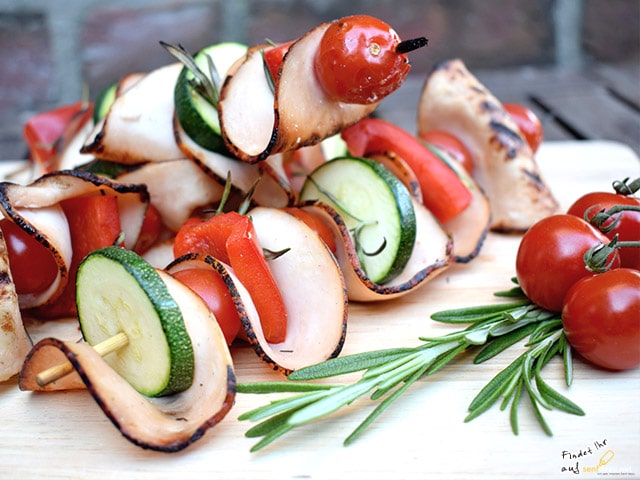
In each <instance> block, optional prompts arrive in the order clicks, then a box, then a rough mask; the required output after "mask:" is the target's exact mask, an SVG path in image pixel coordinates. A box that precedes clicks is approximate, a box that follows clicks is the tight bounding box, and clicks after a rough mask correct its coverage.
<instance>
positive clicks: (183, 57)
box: [160, 41, 222, 108]
mask: <svg viewBox="0 0 640 480" xmlns="http://www.w3.org/2000/svg"><path fill="white" fill-rule="evenodd" d="M160 45H162V46H163V47H164V48H165V50H167V51H168V52H169V53H170V54H171V55H173V56H174V57H175V58H176V59H178V60H179V61H180V62H181V63H182V64H183V65H184V66H185V67H187V69H189V72H191V74H192V75H193V78H190V79H189V85H190V86H191V88H192V89H193V90H194V91H195V92H197V93H198V94H199V95H200V96H201V97H202V98H203V99H204V100H206V101H207V102H208V103H209V104H211V106H213V107H214V108H218V99H219V91H220V85H221V83H222V79H221V78H220V74H219V73H218V70H217V69H216V66H215V64H214V63H213V60H212V59H211V57H210V56H209V55H206V57H205V58H206V60H207V72H204V71H203V70H202V69H201V68H200V67H199V66H198V64H197V63H196V61H195V59H194V58H193V56H192V55H191V54H190V53H189V52H187V50H186V49H185V48H184V47H183V46H182V45H171V44H169V43H166V42H163V41H160Z"/></svg>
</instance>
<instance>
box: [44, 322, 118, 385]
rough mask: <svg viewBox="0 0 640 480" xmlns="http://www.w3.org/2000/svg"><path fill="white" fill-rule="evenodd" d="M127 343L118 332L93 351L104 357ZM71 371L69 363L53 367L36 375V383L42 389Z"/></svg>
mask: <svg viewBox="0 0 640 480" xmlns="http://www.w3.org/2000/svg"><path fill="white" fill-rule="evenodd" d="M128 343H129V337H127V334H126V333H123V332H120V333H116V334H115V335H114V336H113V337H109V338H107V339H106V340H103V341H102V342H100V343H98V344H97V345H95V346H94V347H93V349H94V350H95V351H96V352H98V354H99V355H100V356H101V357H104V356H105V355H108V354H110V353H112V352H115V351H116V350H119V349H121V348H122V347H124V346H125V345H127V344H128ZM72 371H73V365H71V362H69V361H67V362H64V363H61V364H59V365H54V366H53V367H50V368H47V369H46V370H43V371H42V372H40V373H39V374H38V375H36V382H37V383H38V385H40V386H41V387H44V386H45V385H49V384H50V383H51V382H55V381H56V380H59V379H61V378H62V377H64V376H65V375H68V374H70V373H71V372H72Z"/></svg>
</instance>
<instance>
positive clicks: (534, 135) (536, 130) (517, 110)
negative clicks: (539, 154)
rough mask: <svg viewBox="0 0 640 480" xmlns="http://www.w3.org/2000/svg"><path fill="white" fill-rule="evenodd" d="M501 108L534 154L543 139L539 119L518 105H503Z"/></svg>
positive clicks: (527, 109) (530, 111)
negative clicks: (516, 126) (509, 116)
mask: <svg viewBox="0 0 640 480" xmlns="http://www.w3.org/2000/svg"><path fill="white" fill-rule="evenodd" d="M503 107H504V109H505V110H506V111H507V112H508V113H509V115H511V118H513V120H514V122H516V124H517V125H518V128H519V129H520V131H521V132H522V134H523V135H524V138H525V140H526V141H527V143H528V144H529V147H531V150H533V152H534V153H535V152H536V151H537V150H538V147H539V146H540V144H541V143H542V138H543V137H544V134H543V131H542V123H541V122H540V118H538V116H537V115H536V114H535V113H534V112H533V110H531V109H529V108H527V107H525V106H524V105H521V104H519V103H505V104H504V105H503Z"/></svg>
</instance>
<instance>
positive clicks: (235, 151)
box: [218, 45, 280, 163]
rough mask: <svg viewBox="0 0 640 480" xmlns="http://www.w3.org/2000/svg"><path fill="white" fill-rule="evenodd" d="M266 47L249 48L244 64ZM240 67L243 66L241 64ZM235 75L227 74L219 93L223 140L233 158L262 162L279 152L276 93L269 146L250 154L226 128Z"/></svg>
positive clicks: (249, 161) (219, 115)
mask: <svg viewBox="0 0 640 480" xmlns="http://www.w3.org/2000/svg"><path fill="white" fill-rule="evenodd" d="M262 48H264V45H255V46H253V47H250V48H249V50H248V51H247V53H246V55H245V58H244V61H243V64H244V63H246V62H247V61H248V60H249V59H250V58H251V57H252V55H256V54H258V55H259V54H260V50H261V49H262ZM239 68H242V66H240V67H239ZM234 77H235V73H234V74H231V75H227V76H226V77H225V79H224V81H223V82H222V85H221V86H220V93H219V98H218V119H219V122H220V134H221V136H222V140H223V142H224V144H225V146H226V147H227V150H228V151H229V153H230V154H231V155H232V157H233V158H236V159H237V160H239V161H242V162H246V163H258V162H261V161H263V160H266V159H267V158H268V157H269V156H270V155H272V154H274V153H278V152H276V151H274V147H275V145H276V143H277V141H278V125H279V123H280V114H279V112H278V108H277V105H276V101H275V94H274V118H273V127H272V130H271V137H270V138H269V142H268V143H267V146H266V147H265V148H264V150H263V151H262V152H260V153H258V154H256V155H249V154H247V153H245V152H243V151H242V150H240V148H238V147H237V146H236V144H234V143H233V142H232V141H231V139H230V138H229V136H228V135H227V133H226V129H225V126H224V125H225V122H224V100H225V98H226V96H227V91H228V89H229V84H230V82H231V81H232V80H233V78H234Z"/></svg>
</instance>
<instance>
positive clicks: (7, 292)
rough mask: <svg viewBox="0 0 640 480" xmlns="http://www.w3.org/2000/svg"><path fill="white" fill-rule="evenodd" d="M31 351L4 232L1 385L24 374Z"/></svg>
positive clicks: (0, 246) (0, 293)
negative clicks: (12, 275)
mask: <svg viewBox="0 0 640 480" xmlns="http://www.w3.org/2000/svg"><path fill="white" fill-rule="evenodd" d="M30 348H31V343H30V342H29V339H28V337H27V333H26V331H25V329H24V325H23V324H22V314H21V313H20V306H19V304H18V294H17V293H16V288H15V285H14V283H13V279H12V277H11V269H10V267H9V253H8V251H7V244H6V242H5V240H4V236H3V235H2V229H0V382H4V381H5V380H7V379H9V378H11V377H13V376H14V375H15V374H17V373H18V372H19V371H20V369H21V368H22V363H23V362H24V359H25V357H26V356H27V353H28V352H29V349H30Z"/></svg>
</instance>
